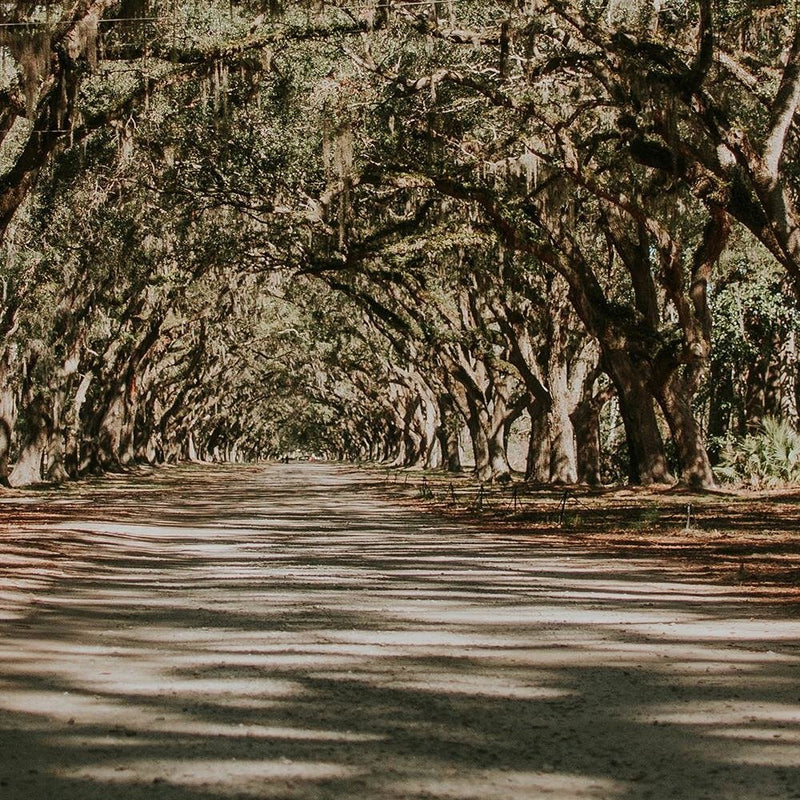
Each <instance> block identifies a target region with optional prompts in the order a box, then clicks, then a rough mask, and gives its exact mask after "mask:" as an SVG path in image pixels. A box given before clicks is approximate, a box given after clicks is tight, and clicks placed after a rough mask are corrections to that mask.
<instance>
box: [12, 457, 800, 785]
mask: <svg viewBox="0 0 800 800" xmlns="http://www.w3.org/2000/svg"><path fill="white" fill-rule="evenodd" d="M386 483H387V481H386V480H385V478H384V479H376V478H375V477H374V476H372V475H370V474H367V473H363V472H354V471H352V470H348V469H347V468H344V467H339V466H332V465H324V464H293V465H288V466H278V465H274V466H267V467H259V468H246V469H229V468H222V467H218V468H199V467H181V468H170V469H165V470H159V471H156V472H155V473H152V474H142V475H129V476H120V477H117V478H113V479H108V480H103V481H98V482H89V483H85V484H82V485H80V486H74V487H70V488H69V489H67V490H63V491H42V492H30V493H20V492H16V493H13V492H12V493H8V494H6V495H4V496H3V497H2V502H0V799H2V800H6V798H7V799H8V800H40V798H53V800H78V799H80V800H99V798H102V799H103V800H109V799H111V800H114V799H115V798H120V799H121V800H135V799H137V798H148V800H150V799H151V798H157V799H158V798H164V800H223V799H227V798H248V800H267V798H269V799H275V798H280V800H333V799H334V798H336V800H344V799H345V798H348V799H349V798H358V799H359V800H431V799H435V800H500V799H501V798H502V800H511V799H512V798H513V799H514V800H518V799H519V798H537V799H538V798H554V799H555V800H583V799H584V798H586V799H591V800H597V799H599V798H607V799H608V800H639V798H641V799H642V800H644V798H652V800H684V799H685V800H702V799H703V798H708V799H709V800H711V798H713V800H726V799H728V798H730V800H733V799H734V798H735V799H736V800H767V799H769V798H773V799H775V798H780V799H781V800H784V799H787V798H800V680H798V678H800V620H799V619H798V605H797V604H794V603H791V602H789V601H788V600H787V599H786V598H785V597H782V598H780V599H781V602H780V603H771V602H767V601H766V600H765V599H764V597H763V596H760V601H759V602H758V603H756V602H753V598H752V597H751V596H749V595H748V594H747V593H746V592H743V591H742V588H743V587H741V586H730V585H726V584H724V583H723V582H721V581H720V580H718V576H717V574H716V573H713V572H712V573H709V572H708V569H709V568H711V569H715V566H714V564H716V562H715V561H714V559H713V558H712V559H711V561H710V562H708V563H706V562H704V563H702V564H699V565H698V564H694V563H691V562H692V559H684V557H683V556H673V555H670V557H669V558H666V559H665V558H661V556H660V553H661V551H662V548H663V549H667V550H669V551H670V553H672V552H673V551H674V547H673V545H675V544H676V543H677V542H678V541H679V539H678V538H677V537H679V536H680V537H682V539H680V541H682V540H686V541H690V542H694V545H693V546H696V547H698V549H699V550H704V549H706V542H705V541H703V542H702V546H699V545H698V544H697V540H696V537H695V536H694V534H692V531H693V530H694V528H692V527H691V526H690V530H689V532H683V533H679V532H680V530H681V526H680V525H674V526H672V527H669V528H665V529H664V530H663V531H658V530H657V529H658V522H659V519H660V518H659V519H656V513H655V512H654V511H650V512H649V513H648V515H647V516H646V518H644V517H643V518H642V519H641V520H640V522H641V523H642V524H641V525H640V526H639V527H636V526H634V525H633V524H632V522H633V520H632V517H631V514H632V513H633V511H632V510H628V511H623V510H620V514H621V517H620V522H619V524H615V525H613V526H607V527H606V528H603V527H602V519H603V515H602V514H600V513H599V510H598V512H597V516H596V517H591V516H590V512H589V508H590V503H591V502H594V499H593V498H588V497H584V496H583V495H578V496H577V497H576V505H575V509H576V510H575V511H574V512H573V513H574V514H579V513H583V514H584V517H583V521H582V522H581V519H580V518H579V517H577V516H573V517H570V518H569V519H568V518H567V508H568V506H569V503H570V500H569V497H567V502H566V503H563V500H564V498H563V494H562V495H561V496H560V497H559V496H558V495H554V496H553V497H550V498H548V497H545V496H543V495H540V496H537V497H536V498H534V497H527V498H520V497H518V498H517V503H518V504H519V503H520V502H522V504H523V507H522V508H521V509H520V508H519V505H518V508H517V515H518V517H517V518H516V519H509V515H508V514H507V513H506V512H505V511H503V510H502V509H500V508H499V507H496V508H494V509H492V499H491V498H483V500H482V505H483V513H484V514H488V515H489V516H487V517H486V518H485V519H480V520H479V521H478V524H475V522H474V521H472V522H471V523H467V522H465V521H463V520H461V519H449V518H446V517H443V516H442V515H441V514H436V513H432V512H431V511H428V510H420V509H417V508H413V507H410V506H411V503H410V501H409V500H408V498H409V497H411V498H414V497H416V495H418V494H419V487H418V486H417V487H415V486H413V485H412V484H409V485H407V486H404V485H403V484H402V483H400V482H398V483H395V482H394V481H392V488H391V490H388V487H387V485H386ZM395 485H396V486H397V489H395V488H394V487H395ZM438 488H439V489H442V488H444V489H445V490H446V488H447V487H446V486H444V487H438ZM396 491H397V492H398V494H400V495H402V497H400V496H398V497H396V498H395V499H392V498H391V496H390V495H392V494H394V493H395V492H396ZM454 493H455V488H454ZM624 497H625V496H624V495H623V494H616V495H614V498H615V502H616V503H617V504H618V505H617V507H618V508H620V509H622V504H623V499H624ZM510 499H511V501H512V505H513V497H511V498H510ZM578 501H580V502H581V503H584V505H585V508H584V509H583V512H578V511H577V509H578V508H579V506H578V505H577V502H578ZM415 502H416V501H415ZM425 502H429V501H425ZM437 502H442V501H441V498H439V500H437ZM602 502H605V503H606V505H607V506H608V507H610V506H611V499H609V498H605V499H604V500H603V501H602ZM626 502H627V501H626ZM642 502H643V499H642V497H641V496H639V495H635V494H634V495H631V498H630V508H631V509H633V508H639V505H640V504H641V503H642ZM648 502H649V501H648ZM659 502H660V500H659ZM665 502H667V501H666V500H665ZM669 502H672V500H670V501H669ZM674 502H675V504H676V505H675V507H676V508H677V509H680V506H681V504H682V503H683V498H675V499H674ZM726 502H727V501H726ZM764 502H765V503H767V499H766V498H765V499H764ZM784 502H785V508H786V512H787V513H786V516H785V517H783V518H784V519H786V520H787V521H788V520H791V522H792V524H794V520H795V519H796V516H795V514H796V506H795V503H794V501H793V500H791V499H788V498H787V499H785V501H784V500H776V502H775V504H774V505H772V504H771V501H770V503H768V504H767V505H765V506H764V508H768V507H769V508H773V507H774V508H779V507H780V508H783V506H780V505H779V504H780V503H784ZM561 504H563V510H562V508H561ZM464 505H465V507H466V503H465V504H464ZM487 506H488V507H489V511H488V512H487V511H486V508H487ZM698 508H700V504H699V503H698ZM712 508H714V509H716V508H717V507H716V506H715V505H713V504H710V505H708V506H706V505H703V506H702V509H703V510H702V513H698V515H697V522H698V530H701V531H702V530H703V528H702V527H699V526H700V525H702V524H703V523H704V521H706V520H710V519H712V518H714V519H722V518H723V517H722V516H713V517H712V514H711V510H712ZM659 509H661V510H659V512H658V513H659V514H661V513H666V511H663V508H662V506H659ZM511 511H512V512H513V508H512V509H511ZM718 511H719V514H722V513H723V508H722V507H720V508H719V509H718ZM459 513H462V514H463V513H466V512H465V511H464V510H463V509H462V511H461V512H459ZM592 513H594V512H592ZM676 513H677V512H676ZM743 513H744V512H743V511H742V514H743ZM715 514H716V511H715ZM703 515H705V516H703ZM736 515H737V516H736V519H744V516H739V511H738V510H737V511H736ZM780 518H781V517H779V516H778V515H772V519H775V520H778V519H780ZM726 519H727V518H726ZM595 524H597V525H599V526H600V528H601V529H600V530H599V531H596V530H593V528H592V526H593V525H595ZM715 524H716V523H715ZM509 525H510V527H505V526H509ZM759 525H760V520H759V517H758V515H754V516H753V517H752V522H751V525H750V527H749V528H745V529H744V530H745V531H746V533H747V535H748V536H755V537H757V536H758V535H759V533H758V530H759ZM776 527H777V526H776ZM654 528H655V529H656V530H657V533H656V537H655V540H654V539H653V537H650V538H649V539H647V540H646V541H648V542H649V544H648V545H647V547H648V548H650V547H651V545H652V552H651V550H650V549H646V550H643V549H641V548H639V547H638V546H637V547H636V548H634V551H635V552H631V548H630V547H629V546H628V544H627V542H628V541H629V540H632V539H634V538H635V539H636V540H637V541H639V539H638V536H635V534H641V533H643V532H644V533H648V536H649V535H650V532H651V529H654ZM718 529H719V530H723V528H722V527H719V528H718ZM709 530H713V529H711V528H709ZM725 530H728V529H727V528H725ZM720 535H721V534H720ZM596 536H600V537H601V538H600V539H599V542H600V543H599V544H597V543H596V541H595V537H596ZM659 537H663V542H662V541H661V539H660V538H659ZM656 540H657V541H656ZM653 541H656V544H655V545H653V544H652V543H653ZM738 543H739V542H738V540H734V541H733V542H731V544H732V545H738ZM620 548H621V549H624V550H625V551H626V553H627V554H628V556H629V557H627V558H623V559H612V558H610V557H609V553H610V552H611V551H612V550H618V549H620ZM654 554H655V555H656V556H657V557H654ZM740 557H742V553H741V552H739V551H737V552H736V554H735V558H734V562H735V561H736V560H737V559H739V558H740ZM748 557H749V556H748ZM732 563H733V562H732ZM748 563H752V562H748ZM709 564H710V565H711V566H710V567H709ZM709 577H711V578H712V579H711V580H709ZM723 577H724V576H723Z"/></svg>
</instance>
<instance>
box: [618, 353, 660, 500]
mask: <svg viewBox="0 0 800 800" xmlns="http://www.w3.org/2000/svg"><path fill="white" fill-rule="evenodd" d="M604 364H605V367H606V369H607V370H608V375H609V377H610V378H611V380H612V382H613V384H614V386H615V388H616V390H617V398H618V400H619V409H620V414H621V416H622V422H623V425H624V426H625V436H626V439H627V444H628V456H629V466H628V478H629V480H630V482H631V483H634V484H641V485H642V486H650V485H652V484H654V483H672V481H673V477H672V475H670V471H669V465H668V463H667V456H666V453H665V451H664V442H663V440H662V438H661V433H660V432H659V430H658V421H657V419H656V414H655V409H654V407H653V395H652V392H651V391H650V389H649V388H648V387H647V385H646V383H645V376H644V375H643V372H642V370H641V369H638V368H637V366H636V365H635V364H634V362H633V360H632V358H631V357H630V355H629V354H628V353H626V352H624V351H622V350H613V351H610V352H607V353H605V354H604Z"/></svg>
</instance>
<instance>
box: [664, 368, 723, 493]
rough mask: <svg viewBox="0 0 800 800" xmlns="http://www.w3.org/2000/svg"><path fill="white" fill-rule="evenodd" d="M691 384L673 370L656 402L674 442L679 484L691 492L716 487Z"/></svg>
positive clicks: (678, 372) (688, 379)
mask: <svg viewBox="0 0 800 800" xmlns="http://www.w3.org/2000/svg"><path fill="white" fill-rule="evenodd" d="M694 383H695V382H694V381H693V380H692V378H691V377H688V376H686V375H685V374H682V373H681V372H680V371H679V370H674V371H673V372H672V373H671V374H670V375H669V377H668V378H667V379H666V381H665V382H664V385H663V386H662V387H661V388H660V390H659V396H658V400H659V403H660V405H661V409H662V411H663V412H664V417H665V419H666V420H667V425H669V429H670V433H671V434H672V440H673V441H674V442H675V447H676V450H677V456H678V464H679V466H680V471H681V481H682V482H683V483H685V484H686V485H687V486H689V488H691V489H699V490H704V489H713V488H714V486H715V485H716V484H715V480H714V472H713V470H712V469H711V462H710V461H709V458H708V451H707V449H706V442H705V437H704V436H703V433H702V431H701V429H700V426H699V425H698V424H697V419H696V418H695V415H694V412H693V410H692V403H691V400H692V397H693V395H694V390H693V388H692V387H693V385H694Z"/></svg>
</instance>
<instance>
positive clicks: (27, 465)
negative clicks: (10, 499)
mask: <svg viewBox="0 0 800 800" xmlns="http://www.w3.org/2000/svg"><path fill="white" fill-rule="evenodd" d="M25 422H26V428H27V432H26V436H25V439H24V441H23V444H22V446H21V448H20V454H19V458H18V459H17V462H16V464H15V465H14V469H13V470H12V471H11V474H10V475H9V477H8V482H9V484H10V485H11V486H15V487H16V486H30V485H31V484H34V483H41V482H42V479H43V475H42V466H43V461H44V455H45V452H46V449H47V444H48V442H49V440H50V434H51V430H52V422H51V419H50V415H49V414H48V413H47V408H46V405H45V401H44V399H43V398H42V397H36V398H35V399H34V400H33V401H32V402H31V403H30V404H29V405H28V408H27V409H26V411H25Z"/></svg>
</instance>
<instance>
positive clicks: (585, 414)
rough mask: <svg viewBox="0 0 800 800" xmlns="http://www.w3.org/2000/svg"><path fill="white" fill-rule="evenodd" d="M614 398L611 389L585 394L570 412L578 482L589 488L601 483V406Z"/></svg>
mask: <svg viewBox="0 0 800 800" xmlns="http://www.w3.org/2000/svg"><path fill="white" fill-rule="evenodd" d="M613 396H614V391H613V389H612V388H611V387H607V388H606V389H604V390H602V391H600V392H598V393H597V394H587V395H586V396H585V397H584V398H583V399H582V400H581V402H580V403H579V404H578V406H577V407H576V408H575V410H574V411H573V412H572V415H571V416H572V425H573V427H574V429H575V442H576V447H577V458H578V481H579V482H580V483H588V484H589V485H590V486H599V485H600V484H601V483H602V470H601V463H602V461H601V448H600V414H601V412H602V410H603V406H604V405H605V404H606V403H607V402H608V401H609V400H610V399H611V398H612V397H613Z"/></svg>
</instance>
